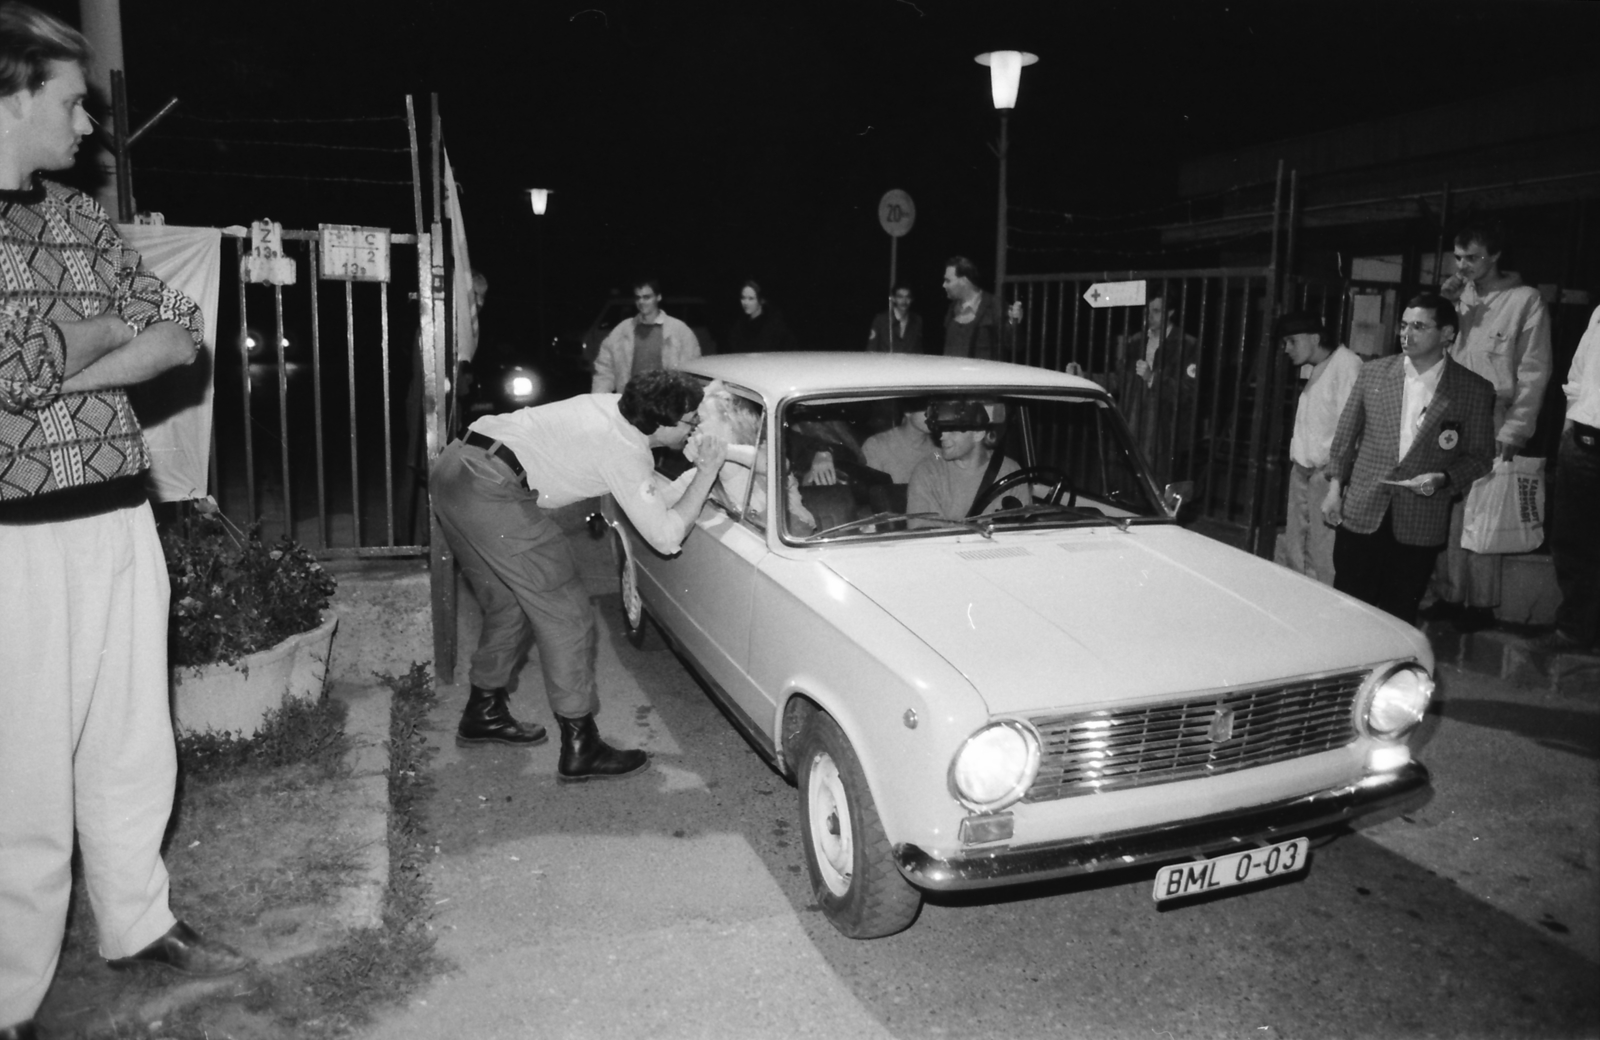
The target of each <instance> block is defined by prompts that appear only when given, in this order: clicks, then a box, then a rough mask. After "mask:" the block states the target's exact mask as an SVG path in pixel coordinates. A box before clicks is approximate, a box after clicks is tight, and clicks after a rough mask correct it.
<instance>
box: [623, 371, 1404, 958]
mask: <svg viewBox="0 0 1600 1040" xmlns="http://www.w3.org/2000/svg"><path fill="white" fill-rule="evenodd" d="M688 370H689V371H690V372H691V373H692V374H694V375H695V376H697V377H698V378H700V379H702V380H705V381H707V382H708V383H709V382H710V381H711V380H718V381H720V386H721V387H723V388H725V389H726V390H727V391H728V392H730V393H731V394H732V395H734V397H735V398H736V399H737V400H736V401H735V402H734V403H735V404H736V405H737V410H739V411H740V412H742V414H744V415H745V416H747V417H750V418H751V422H750V424H749V426H748V430H749V431H750V432H749V433H748V436H747V438H746V439H747V440H748V441H749V442H750V447H749V448H747V449H745V450H744V451H743V452H742V457H743V458H744V459H745V461H746V463H747V464H746V465H744V466H740V465H738V463H736V462H730V464H729V465H730V466H731V467H732V469H729V468H726V467H725V469H724V475H723V478H722V480H721V482H720V484H719V490H718V491H717V493H716V494H714V496H713V500H712V501H711V502H708V504H707V505H706V507H705V508H704V509H703V510H702V512H701V515H700V517H699V520H698V522H697V524H696V529H695V530H693V531H691V532H690V534H689V536H688V538H687V539H686V540H685V541H684V544H683V548H682V550H681V552H679V553H677V554H676V555H673V556H670V557H667V556H662V555H660V554H658V553H656V552H655V551H653V550H652V549H651V548H650V547H649V546H648V544H646V543H645V541H644V540H643V539H642V538H640V537H639V536H638V534H637V533H636V532H635V531H634V529H633V528H632V527H631V526H630V524H629V522H628V520H627V517H626V516H625V515H624V514H623V513H622V512H621V511H620V510H619V509H618V508H617V507H616V505H615V503H614V502H612V501H610V500H608V501H607V502H606V503H605V505H604V507H603V510H602V514H603V517H604V518H605V520H606V523H607V524H608V525H609V528H610V537H611V538H612V539H613V545H614V550H615V559H616V565H617V574H618V581H619V590H620V593H621V602H622V608H623V622H624V624H625V628H626V631H627V634H628V637H629V639H630V640H632V641H634V642H635V643H636V644H642V643H644V642H645V641H647V640H648V639H650V638H652V637H653V636H654V635H655V634H656V633H657V632H658V631H659V632H660V633H663V634H664V635H665V636H666V640H667V642H669V643H670V645H671V646H672V647H673V648H674V649H675V650H677V652H678V653H679V655H680V656H681V657H682V659H683V660H684V661H685V662H686V663H687V664H688V665H689V666H690V667H691V668H693V670H694V671H695V672H696V673H697V674H698V675H699V676H700V677H701V679H702V680H703V681H704V683H705V685H706V686H707V688H708V689H709V690H710V691H712V693H713V695H714V696H715V697H716V698H717V699H718V700H719V701H720V702H721V703H722V705H723V707H724V708H725V709H726V712H727V714H728V716H729V717H730V718H731V719H733V720H734V721H735V722H736V724H737V726H738V727H739V728H740V729H741V730H742V732H743V733H744V735H745V736H746V738H747V739H749V741H750V742H751V743H752V744H753V745H754V746H755V747H756V748H757V749H758V750H759V751H760V752H761V753H762V754H763V755H764V756H765V757H766V758H767V759H768V761H769V762H770V763H771V764H772V766H773V767H774V768H775V769H776V770H778V771H779V772H780V773H782V774H783V775H784V776H785V777H787V778H789V779H790V780H792V781H793V782H794V783H795V785H796V787H797V790H798V796H799V802H800V813H801V821H802V831H803V840H802V843H801V844H802V847H803V853H804V856H805V859H806V863H807V867H808V868H809V871H810V876H811V880H812V883H813V886H814V888H815V890H816V894H817V899H818V902H819V904H820V905H821V907H822V909H823V911H824V913H825V914H826V915H827V917H828V919H829V920H830V921H831V922H832V923H833V924H834V926H835V927H837V928H838V929H839V930H840V931H841V932H843V933H844V934H845V935H849V936H853V937H857V938H869V937H874V936H883V935H888V934H891V933H893V932H897V931H899V930H901V929H903V928H906V927H907V926H909V925H910V924H911V923H912V922H913V921H914V920H915V918H916V916H917V914H918V911H919V908H920V906H921V904H922V901H923V898H924V893H926V892H949V891H957V890H968V889H981V888H986V887H991V886H1002V885H1014V884H1020V883H1024V882H1031V881H1038V880H1042V879H1048V878H1059V877H1065V876H1070V875H1079V874H1087V873H1098V872H1103V871H1111V870H1144V871H1153V873H1154V876H1153V878H1151V879H1150V884H1151V886H1152V888H1151V892H1152V896H1153V898H1154V900H1155V901H1157V902H1163V901H1166V900H1169V899H1182V898H1188V897H1192V896H1196V895H1200V894H1202V893H1204V894H1210V893H1214V892H1215V891H1217V890H1219V889H1222V888H1226V887H1230V886H1234V885H1243V884H1248V883H1255V882H1260V881H1264V880H1267V879H1269V878H1274V877H1281V876H1285V875H1292V874H1294V873H1296V872H1298V871H1302V870H1305V869H1306V867H1307V865H1308V863H1309V859H1310V856H1311V851H1310V841H1311V839H1313V838H1315V837H1317V836H1318V835H1320V834H1326V833H1328V832H1330V831H1332V830H1333V829H1335V828H1336V827H1337V826H1339V825H1340V824H1341V823H1342V822H1344V821H1346V820H1348V819H1350V818H1352V817H1354V816H1357V815H1360V814H1363V813H1367V812H1371V811H1373V810H1375V809H1377V808H1379V807H1380V806H1385V805H1389V804H1392V803H1394V802H1395V801H1397V800H1400V799H1403V798H1407V797H1409V796H1415V795H1418V794H1420V793H1421V792H1422V791H1423V790H1424V789H1425V788H1426V785H1427V783H1428V774H1427V771H1426V770H1425V769H1424V768H1423V766H1422V765H1421V764H1420V763H1418V762H1417V761H1415V760H1414V759H1413V757H1412V752H1411V747H1410V745H1409V744H1408V742H1407V740H1408V737H1409V736H1410V735H1412V734H1413V733H1414V728H1415V727H1416V725H1417V723H1418V722H1419V721H1420V720H1421V719H1422V718H1423V715H1424V713H1425V712H1426V710H1427V707H1428V703H1429V699H1430V697H1431V694H1432V690H1433V680H1432V672H1433V667H1434V660H1433V655H1432V651H1431V650H1430V648H1429V644H1428V642H1427V640H1426V639H1425V638H1423V636H1422V635H1421V634H1420V633H1418V632H1417V631H1416V630H1415V629H1413V628H1411V627H1410V626H1408V625H1405V624H1402V623H1401V622H1400V621H1398V620H1396V619H1395V618H1393V617H1391V616H1389V615H1387V614H1383V613H1381V612H1379V611H1377V610H1374V609H1373V608H1371V607H1368V606H1366V605H1365V604H1362V603H1359V602H1357V601H1356V600H1354V599H1351V598H1349V597H1347V596H1345V595H1343V594H1341V593H1338V592H1335V591H1333V590H1332V589H1330V588H1328V587H1326V586H1324V585H1321V584H1319V583H1318V582H1315V581H1312V580H1310V579H1307V578H1305V577H1303V576H1301V575H1299V574H1296V573H1294V572H1292V571H1289V570H1287V569H1285V568H1282V567H1278V566H1275V565H1274V564H1272V563H1270V562H1268V561H1266V560H1262V559H1259V558H1257V557H1254V556H1251V555H1249V554H1247V553H1243V552H1240V551H1238V550H1236V549H1232V548H1229V547H1228V546H1226V545H1223V544H1221V543H1219V542H1216V541H1213V540H1211V539H1208V538H1205V537H1202V536H1201V535H1198V534H1195V533H1193V532H1190V531H1187V530H1185V529H1184V528H1182V527H1181V526H1179V525H1178V523H1177V522H1176V520H1175V515H1176V512H1177V507H1178V505H1179V502H1180V499H1181V497H1182V496H1183V494H1184V492H1185V488H1183V487H1182V486H1172V487H1168V488H1166V489H1158V488H1157V487H1156V486H1155V484H1154V483H1153V482H1152V480H1151V479H1150V476H1149V475H1148V473H1147V471H1146V470H1145V468H1144V466H1143V464H1142V463H1141V461H1140V459H1139V457H1138V454H1137V453H1136V451H1134V450H1133V448H1132V446H1131V443H1130V438H1129V435H1128V430H1127V428H1126V425H1125V424H1124V422H1123V420H1122V417H1121V416H1120V415H1119V414H1118V412H1117V409H1116V406H1115V404H1114V403H1113V402H1112V400H1111V398H1110V397H1109V396H1108V395H1107V394H1106V393H1105V391H1104V390H1102V389H1101V388H1100V387H1099V386H1097V385H1095V384H1094V383H1091V382H1089V381H1088V380H1085V379H1081V378H1077V377H1073V376H1068V375H1064V374H1061V373H1056V372H1050V371H1045V370H1041V369H1036V368H1026V367H1022V366H1016V365H1009V364H1002V363H997V362H982V361H972V360H967V359H960V358H945V357H929V356H909V355H881V354H845V353H830V354H806V353H797V354H784V355H759V356H755V355H730V356H725V357H708V358H702V359H700V360H699V361H698V362H696V363H695V364H693V365H692V366H690V367H689V369H688ZM918 409H930V410H929V411H927V412H926V413H925V414H927V415H928V416H929V417H930V418H936V417H941V416H942V417H943V418H944V419H945V420H948V421H949V423H950V424H952V425H951V426H950V428H951V429H958V428H960V429H969V428H971V427H973V426H975V425H982V426H984V427H986V428H987V430H988V431H989V432H990V433H992V439H993V441H994V443H995V445H996V447H997V448H998V449H999V450H1001V451H1003V452H1004V454H1005V456H1006V457H1007V458H1009V459H1010V460H1011V461H1013V462H1014V463H1015V464H1016V466H1017V467H1019V468H1018V469H1016V470H1015V471H1014V472H1007V471H1005V470H1002V471H999V472H998V473H997V474H996V477H995V479H992V480H991V481H990V482H989V483H988V485H987V490H984V491H980V492H979V494H978V495H977V496H975V498H976V500H975V501H974V503H973V507H972V508H970V509H959V508H958V509H956V510H954V511H953V512H952V513H951V515H944V514H943V513H941V512H939V511H936V510H922V511H920V512H917V513H907V512H906V511H905V510H906V504H905V503H906V501H907V500H908V498H909V501H910V502H913V503H915V502H917V501H919V500H921V499H923V498H925V496H921V495H920V494H919V490H918V487H917V483H918V479H919V476H918V474H917V473H916V472H915V471H914V472H913V475H912V477H911V480H910V484H911V487H910V488H909V489H908V488H907V487H906V485H905V484H898V485H897V484H896V483H895V481H894V480H893V477H892V475H891V474H889V473H885V472H879V471H877V470H875V469H873V468H872V467H871V466H868V465H867V464H866V462H865V460H864V452H863V451H862V450H861V445H862V444H863V443H864V442H865V441H866V440H867V439H868V438H869V437H870V436H872V435H873V434H874V433H877V432H881V431H882V429H883V428H884V427H886V426H887V425H888V424H889V423H891V422H893V421H894V418H895V416H896V415H897V414H899V413H903V412H906V411H916V410H918ZM757 417H758V418H757ZM963 417H964V418H963ZM961 423H965V425H964V426H959V424H961ZM939 429H940V427H939V426H938V425H937V424H936V425H935V432H938V430H939ZM821 451H826V452H827V453H828V454H829V455H830V456H831V463H832V473H833V476H834V478H835V483H832V484H817V485H814V486H803V485H800V484H799V483H798V481H795V482H794V483H793V484H792V483H791V478H795V477H802V476H804V475H805V474H807V473H808V472H810V471H811V469H812V468H814V467H815V466H816V456H817V454H818V453H819V452H821ZM736 454H739V453H736ZM732 457H733V456H732V455H730V458H732ZM925 465H931V466H932V467H933V470H934V471H937V470H938V467H939V466H943V465H947V464H946V463H942V462H941V463H933V464H925ZM1008 469H1009V467H1008ZM922 479H924V480H925V479H927V474H926V473H924V474H922ZM602 531H604V529H603V528H602ZM1147 876H1148V875H1147Z"/></svg>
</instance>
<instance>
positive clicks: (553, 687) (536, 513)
mask: <svg viewBox="0 0 1600 1040" xmlns="http://www.w3.org/2000/svg"><path fill="white" fill-rule="evenodd" d="M701 395H702V392H701V389H700V385H699V384H698V383H697V382H696V381H695V380H693V379H691V378H690V377H688V376H686V375H683V374H681V373H678V372H668V371H663V370H656V371H653V372H644V373H641V374H639V375H637V376H635V377H634V378H633V380H632V381H630V382H629V383H628V386H627V388H626V389H625V390H623V392H622V393H621V394H583V395H581V396H578V397H573V398H569V399H567V400H565V401H556V402H554V403H553V404H545V405H538V406H536V407H533V408H523V409H520V410H518V411H515V412H508V413H506V414H504V415H490V416H485V417H483V418H481V419H479V420H478V421H477V422H475V423H473V424H472V426H471V428H469V429H468V431H467V434H466V436H465V438H464V439H462V440H459V441H453V442H451V443H450V444H449V445H447V446H446V447H445V449H444V451H443V452H441V453H440V455H439V459H438V461H437V462H435V463H434V465H433V470H432V474H431V476H430V479H429V488H430V490H431V491H432V494H433V508H434V511H435V512H436V513H437V514H438V516H439V525H440V527H441V528H442V529H443V530H444V536H445V540H446V541H447V542H449V543H450V548H451V550H452V551H454V552H455V554H456V560H457V561H458V562H459V563H460V565H461V571H462V573H463V574H465V575H466V576H467V581H468V583H469V584H470V585H471V586H472V593H473V596H474V597H475V598H476V599H477V601H478V604H479V606H481V607H482V608H483V631H482V634H481V635H480V636H479V638H478V648H477V650H476V651H475V652H474V653H473V655H472V664H471V667H470V669H469V671H468V680H469V682H470V684H471V690H470V692H469V693H468V697H467V705H466V710H465V711H463V712H462V715H461V724H460V726H459V727H458V729H457V731H456V743H457V744H460V745H463V746H472V745H475V744H483V743H496V744H508V745H511V746H522V747H532V746H534V745H538V744H543V743H544V742H545V740H546V739H547V736H546V733H545V729H544V727H543V726H539V725H535V724H527V723H522V722H518V721H517V720H516V719H515V718H513V717H512V715H511V712H510V709H509V707H508V705H507V699H508V697H509V692H510V690H511V689H512V688H513V683H514V681H515V670H516V668H517V667H518V665H519V664H520V662H521V660H522V658H523V657H524V656H525V655H526V654H527V653H528V651H529V649H530V648H531V647H532V646H533V645H535V644H537V645H538V648H539V666H540V669H541V670H542V671H543V673H544V682H545V690H546V692H547V694H548V695H549V698H550V709H551V711H552V712H553V713H554V714H555V718H556V724H557V725H558V726H559V727H560V730H561V757H560V761H559V763H558V766H557V775H558V778H559V779H560V780H562V781H567V782H570V781H579V780H590V779H598V778H607V777H618V776H627V775H629V774H631V773H636V772H638V771H639V770H641V769H643V768H645V766H646V765H647V764H648V758H647V757H646V755H645V753H644V752H643V751H639V750H629V751H621V750H618V749H616V748H613V747H611V746H609V745H607V744H606V743H605V742H604V741H603V740H601V739H600V734H599V732H598V730H597V729H596V727H595V721H594V715H595V712H596V711H598V710H599V706H600V705H599V700H598V697H597V696H596V692H595V677H594V657H595V621H594V611H593V608H592V607H591V606H590V604H589V593H588V591H587V590H586V589H585V588H584V584H583V578H582V577H581V576H580V575H579V573H578V567H577V563H576V561H575V560H574V558H573V554H572V547H571V545H570V544H569V543H568V542H567V539H566V537H565V536H564V535H563V534H562V533H561V530H560V529H559V528H558V527H557V526H556V524H555V521H554V520H552V519H551V517H550V513H549V511H550V510H552V509H556V508H558V507H560V506H564V505H570V504H571V503H573V502H577V501H579V500H581V499H585V498H593V497H595V496H597V495H604V494H607V493H609V494H611V495H612V496H614V497H615V498H616V500H617V504H618V505H620V506H621V507H622V509H623V511H624V512H625V513H627V515H628V519H629V520H630V521H632V523H633V525H634V527H636V528H637V529H638V531H639V534H640V535H641V536H642V537H643V538H644V539H645V540H646V541H648V542H649V543H650V545H651V546H652V547H653V548H655V549H656V550H657V551H658V552H662V553H675V552H677V551H678V548H679V546H681V545H682V544H683V540H684V538H685V537H686V536H687V535H688V533H689V531H690V529H691V526H692V525H693V523H694V520H695V517H697V516H698V515H699V513H700V507H701V506H702V505H703V504H704V503H705V500H706V496H707V494H709V493H710V491H711V487H712V483H713V482H714V481H715V480H716V477H717V471H718V469H719V468H720V467H721V466H722V462H723V459H724V457H725V456H726V454H727V445H726V444H725V443H723V442H722V441H721V440H719V439H717V438H715V437H701V438H700V443H699V451H698V453H697V459H696V462H695V465H694V467H693V468H692V469H690V470H688V471H686V472H685V473H684V474H683V475H682V476H680V477H679V478H678V479H677V481H675V482H668V481H667V480H666V479H665V478H663V477H661V476H659V475H658V474H657V473H656V472H655V470H654V460H653V457H652V455H651V449H653V448H658V447H661V448H669V449H679V448H682V447H683V444H684V442H685V441H686V440H687V439H688V437H689V434H690V432H691V431H692V430H693V429H694V426H695V424H696V423H697V422H698V415H697V413H696V409H698V408H699V406H700V398H701Z"/></svg>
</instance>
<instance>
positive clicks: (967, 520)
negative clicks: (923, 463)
mask: <svg viewBox="0 0 1600 1040" xmlns="http://www.w3.org/2000/svg"><path fill="white" fill-rule="evenodd" d="M994 515H995V514H986V515H984V516H981V517H979V516H972V517H956V518H953V519H952V518H951V517H948V516H944V515H943V514H940V513H874V514H873V515H872V516H867V517H862V518H861V519H860V520H847V521H845V522H844V523H842V524H834V525H833V526H832V527H829V528H827V529H825V530H822V531H813V532H812V533H811V534H809V535H807V536H806V540H807V541H810V540H811V539H813V538H822V537H824V536H826V535H830V534H841V533H843V532H845V531H854V530H858V529H860V528H863V527H872V526H874V525H876V524H889V523H895V522H897V521H901V520H933V521H937V522H938V523H942V524H956V525H959V526H961V527H966V528H969V529H971V530H973V531H976V532H978V533H979V534H981V535H983V536H984V537H985V538H993V537H994V524H993V523H991V522H990V520H991V517H992V516H994ZM923 530H929V528H923Z"/></svg>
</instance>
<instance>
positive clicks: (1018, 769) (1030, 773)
mask: <svg viewBox="0 0 1600 1040" xmlns="http://www.w3.org/2000/svg"><path fill="white" fill-rule="evenodd" d="M1038 771H1039V735H1038V734H1037V733H1035V732H1034V731H1033V728H1032V727H1030V726H1028V725H1027V724H1025V723H1022V722H1017V721H1015V720H1013V719H1005V720H1002V721H1000V722H991V723H989V724H988V725H987V726H985V727H983V728H982V729H980V730H978V732H976V733H974V734H973V735H972V736H970V737H968V738H967V739H966V742H965V743H963V744H962V745H961V750H960V751H957V752H956V757H955V759H954V761H952V762H951V763H950V788H951V791H952V792H953V793H954V794H955V796H956V798H958V799H959V800H960V801H961V803H962V804H963V805H965V806H967V807H968V808H970V809H974V810H977V811H978V812H993V811H994V810H996V809H1004V808H1005V807H1006V806H1008V805H1010V804H1012V803H1013V802H1015V801H1017V799H1019V798H1021V797H1022V796H1023V795H1024V794H1026V793H1027V791H1028V788H1029V786H1030V785H1032V783H1033V778H1034V775H1035V774H1036V773H1038Z"/></svg>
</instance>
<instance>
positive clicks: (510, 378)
mask: <svg viewBox="0 0 1600 1040" xmlns="http://www.w3.org/2000/svg"><path fill="white" fill-rule="evenodd" d="M541 389H542V387H541V386H540V384H539V377H538V375H537V374H535V373H533V372H530V371H528V370H527V369H525V368H519V369H515V370H513V371H512V372H510V373H509V374H507V376H506V397H507V399H509V400H512V401H532V400H534V399H535V398H537V397H538V396H539V392H540V390H541Z"/></svg>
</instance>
